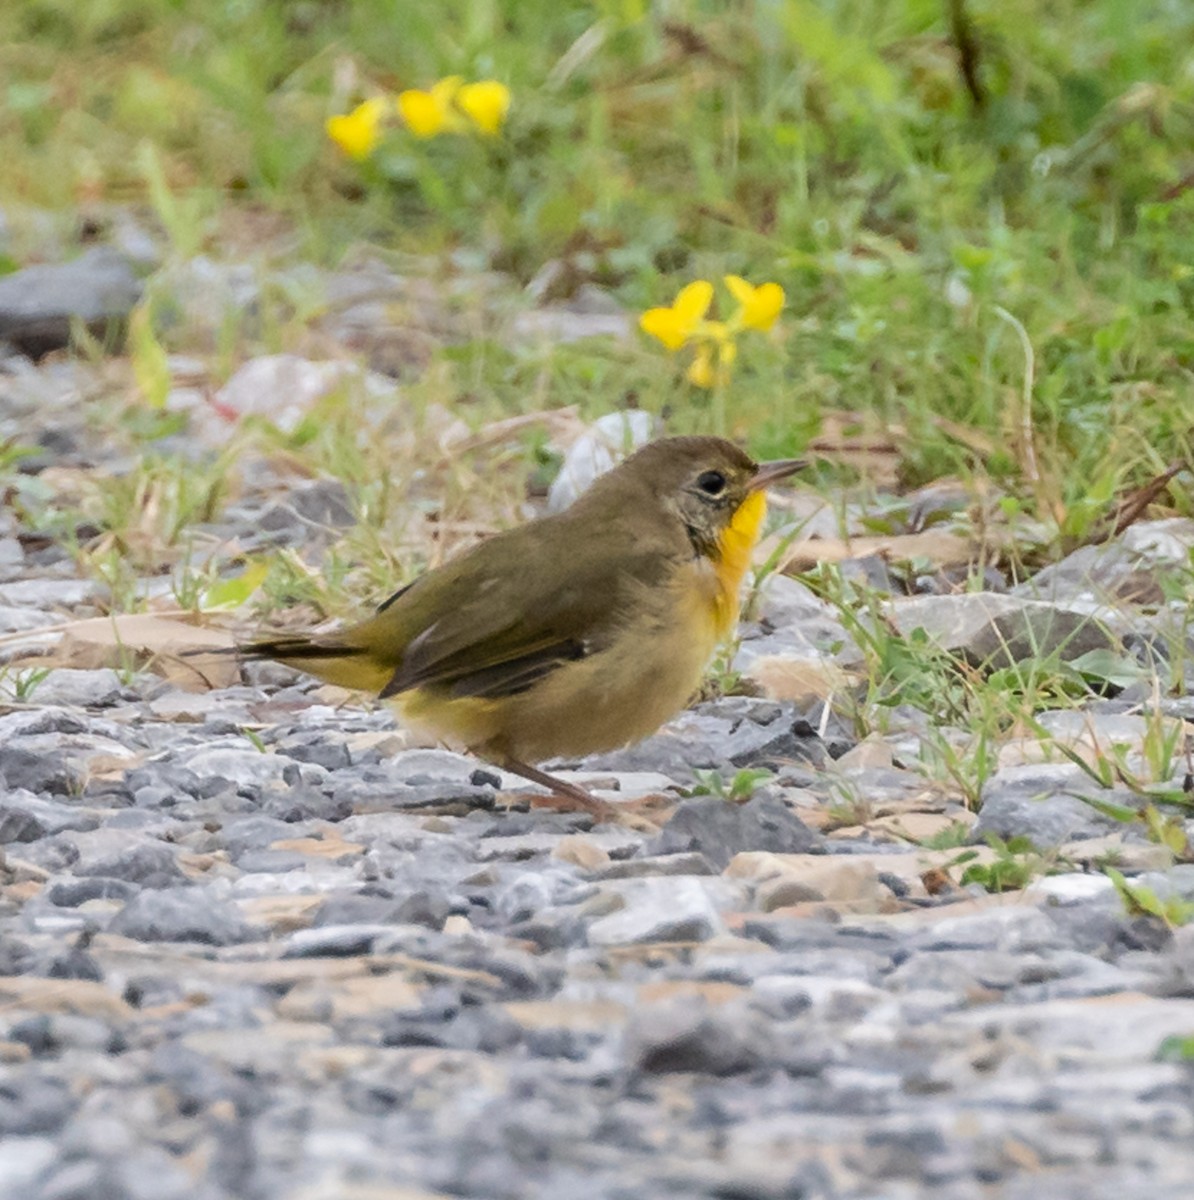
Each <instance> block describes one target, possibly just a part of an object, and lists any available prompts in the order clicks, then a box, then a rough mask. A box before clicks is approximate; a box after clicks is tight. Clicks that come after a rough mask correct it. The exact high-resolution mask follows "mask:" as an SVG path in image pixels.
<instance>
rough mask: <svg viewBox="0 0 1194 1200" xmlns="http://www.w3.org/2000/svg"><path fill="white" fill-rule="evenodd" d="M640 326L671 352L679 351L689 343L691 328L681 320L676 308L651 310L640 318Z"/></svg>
mask: <svg viewBox="0 0 1194 1200" xmlns="http://www.w3.org/2000/svg"><path fill="white" fill-rule="evenodd" d="M638 325H639V328H640V329H641V330H642V331H643V332H644V333H649V334H650V335H651V336H652V337H657V338H658V339H659V340H660V341H661V342H662V343H663V344H664V345H665V346H666V347H667V348H668V349H669V350H679V349H680V347H681V346H683V345H684V343H685V342H686V341H688V332H689V326H688V325H687V323H684V322H682V321H681V320H680V317H679V315H678V314H677V312H676V310H675V309H674V308H649V309H647V311H646V312H645V313H643V315H642V316H641V317H639V319H638Z"/></svg>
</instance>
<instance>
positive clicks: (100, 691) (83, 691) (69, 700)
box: [33, 667, 125, 708]
mask: <svg viewBox="0 0 1194 1200" xmlns="http://www.w3.org/2000/svg"><path fill="white" fill-rule="evenodd" d="M124 690H125V682H124V680H123V679H122V678H121V676H120V675H119V674H118V673H117V672H116V671H113V670H112V669H111V668H110V667H104V668H101V669H100V670H96V671H83V670H76V669H73V668H71V667H55V668H54V669H53V670H52V671H50V672H49V673H48V674H47V675H46V676H45V678H44V679H42V680H40V681H39V682H38V684H37V687H36V688H35V689H34V693H33V698H34V699H35V700H36V702H37V703H38V704H55V705H62V706H64V707H67V708H70V707H74V708H105V707H108V706H110V705H112V704H115V703H116V702H117V701H119V700H120V698H121V693H122V692H123V691H124Z"/></svg>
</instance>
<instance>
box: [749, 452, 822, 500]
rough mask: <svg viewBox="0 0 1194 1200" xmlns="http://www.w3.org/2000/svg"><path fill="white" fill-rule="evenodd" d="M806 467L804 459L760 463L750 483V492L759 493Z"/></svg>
mask: <svg viewBox="0 0 1194 1200" xmlns="http://www.w3.org/2000/svg"><path fill="white" fill-rule="evenodd" d="M807 466H808V460H807V459H804V458H779V459H776V460H775V462H765V463H760V464H759V469H758V470H757V471H756V472H755V474H754V478H753V479H752V480H751V481H750V490H751V491H752V492H757V491H761V490H762V489H763V488H768V487H770V486H771V485H772V484H773V483H778V482H779V481H780V480H781V479H787V477H788V476H789V475H795V474H796V472H797V471H803V470H804V468H805V467H807Z"/></svg>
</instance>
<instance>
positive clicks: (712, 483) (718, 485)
mask: <svg viewBox="0 0 1194 1200" xmlns="http://www.w3.org/2000/svg"><path fill="white" fill-rule="evenodd" d="M696 482H697V487H699V488H700V489H701V491H702V492H704V493H705V495H706V496H720V495H721V494H722V492H724V491H725V490H726V477H725V476H724V475H723V474H722V473H721V472H720V471H705V472H703V473H702V474H700V475H698V476H697V481H696Z"/></svg>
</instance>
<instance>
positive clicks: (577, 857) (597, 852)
mask: <svg viewBox="0 0 1194 1200" xmlns="http://www.w3.org/2000/svg"><path fill="white" fill-rule="evenodd" d="M0 840H3V839H2V838H0ZM551 856H552V858H555V859H559V861H560V862H566V863H572V864H573V865H574V866H577V867H580V868H581V869H582V870H584V871H597V870H600V869H601V868H602V867H606V866H608V865H609V861H610V859H609V851H608V850H605V849H604V848H603V847H601V846H599V845H597V843H596V842H593V841H592V840H590V839H589V838H587V837H584V836H583V835H581V834H571V835H569V836H568V837H564V838H561V839H560V841H559V842H558V844H557V845H556V847H555V848H554V849H553V850H552V852H551Z"/></svg>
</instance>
